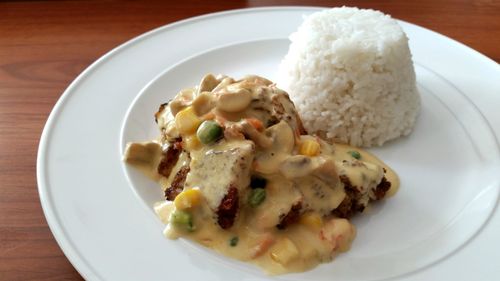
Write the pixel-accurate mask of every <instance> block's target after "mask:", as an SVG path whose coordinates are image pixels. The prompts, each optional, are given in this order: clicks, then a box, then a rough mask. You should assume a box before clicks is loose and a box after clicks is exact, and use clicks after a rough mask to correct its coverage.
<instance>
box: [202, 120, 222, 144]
mask: <svg viewBox="0 0 500 281" xmlns="http://www.w3.org/2000/svg"><path fill="white" fill-rule="evenodd" d="M196 136H197V137H198V139H199V140H200V142H201V143H203V144H211V143H213V142H215V141H217V140H218V139H220V138H221V136H222V127H221V126H220V125H219V124H217V122H215V121H212V120H207V121H204V122H203V123H201V125H200V126H199V127H198V131H196Z"/></svg>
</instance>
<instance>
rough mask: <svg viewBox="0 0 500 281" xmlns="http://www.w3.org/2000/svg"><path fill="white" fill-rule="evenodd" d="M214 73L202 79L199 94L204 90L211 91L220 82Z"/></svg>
mask: <svg viewBox="0 0 500 281" xmlns="http://www.w3.org/2000/svg"><path fill="white" fill-rule="evenodd" d="M220 82H221V81H220V80H217V78H215V76H213V75H212V74H207V75H205V76H203V78H202V79H201V81H200V86H199V87H198V94H199V93H202V92H210V91H212V90H213V89H214V88H215V87H217V85H218V84H219V83H220Z"/></svg>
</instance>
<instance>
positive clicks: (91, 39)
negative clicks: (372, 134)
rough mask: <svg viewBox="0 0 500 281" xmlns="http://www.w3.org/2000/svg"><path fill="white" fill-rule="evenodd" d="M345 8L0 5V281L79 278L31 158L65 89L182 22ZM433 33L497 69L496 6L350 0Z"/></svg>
mask: <svg viewBox="0 0 500 281" xmlns="http://www.w3.org/2000/svg"><path fill="white" fill-rule="evenodd" d="M343 4H346V2H345V1H344V2H342V1H279V0H272V1H259V0H257V1H255V0H248V1H241V0H231V1H223V0H218V1H194V0H182V1H175V2H174V3H169V2H168V1H161V2H160V1H159V2H156V3H151V2H148V4H144V3H142V2H139V1H109V0H108V1H2V2H0V280H80V279H81V277H80V275H79V274H78V272H77V271H76V270H75V269H74V268H73V266H72V265H71V264H70V263H69V261H68V260H67V259H66V257H65V256H64V254H63V252H62V251H61V249H60V248H59V247H58V245H57V243H56V241H55V240H54V238H53V236H52V234H51V232H50V230H49V228H48V226H47V223H46V220H45V218H44V215H43V212H42V209H41V206H40V201H39V197H38V191H37V182H36V156H37V149H38V142H39V138H40V134H41V132H42V129H43V126H44V124H45V122H46V119H47V117H48V115H49V113H50V111H51V110H52V107H53V106H54V104H55V103H56V101H57V99H58V98H59V97H60V95H61V94H62V92H63V91H64V90H65V88H66V87H67V86H68V84H69V83H70V82H71V81H72V80H73V79H74V78H75V77H76V76H77V75H78V74H79V73H80V72H81V71H83V70H84V69H85V68H86V67H87V66H88V65H89V64H91V63H92V62H93V61H95V60H96V59H98V58H99V57H100V56H102V55H103V54H105V53H106V52H108V51H109V50H111V49H112V48H114V47H116V46H117V45H119V44H121V43H123V42H125V41H127V40H129V39H131V38H133V37H135V36H137V35H139V34H141V33H143V32H145V31H148V30H151V29H153V28H156V27H159V26H161V25H165V24H168V23H171V22H174V21H177V20H180V19H184V18H188V17H192V16H196V15H201V14H205V13H211V12H217V11H222V10H228V9H236V8H244V7H256V6H270V5H310V6H341V5H343ZM348 5H350V6H358V7H362V8H373V9H378V10H381V11H383V12H385V13H388V14H391V15H392V16H393V17H395V18H398V19H402V20H405V21H408V22H412V23H415V24H418V25H420V26H423V27H426V28H429V29H432V30H435V31H437V32H439V33H442V34H445V35H447V36H449V37H451V38H453V39H455V40H458V41H460V42H462V43H464V44H466V45H469V46H470V47H472V48H474V49H476V50H478V51H479V52H481V53H483V54H485V55H486V56H488V57H490V58H492V59H493V60H495V61H497V62H500V47H499V46H500V1H498V0H425V1H389V0H378V1H368V0H367V1H349V2H348Z"/></svg>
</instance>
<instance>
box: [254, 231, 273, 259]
mask: <svg viewBox="0 0 500 281" xmlns="http://www.w3.org/2000/svg"><path fill="white" fill-rule="evenodd" d="M274 241H275V240H274V237H273V236H272V235H271V234H270V233H268V234H266V235H264V237H263V238H262V239H260V241H259V242H258V243H257V245H255V246H254V247H253V248H252V249H250V253H251V257H252V258H256V257H258V256H260V255H262V254H263V253H265V252H267V250H269V248H270V247H271V245H273V244H274Z"/></svg>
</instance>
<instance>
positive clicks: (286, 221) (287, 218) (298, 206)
mask: <svg viewBox="0 0 500 281" xmlns="http://www.w3.org/2000/svg"><path fill="white" fill-rule="evenodd" d="M301 211H302V202H300V201H299V202H297V203H295V204H294V205H293V206H292V208H291V209H290V211H289V212H288V213H287V214H284V215H283V216H282V217H281V218H280V223H279V224H278V225H276V227H277V228H278V229H285V228H286V227H287V226H289V225H290V224H293V223H296V222H297V221H298V220H299V218H300V214H301Z"/></svg>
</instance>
